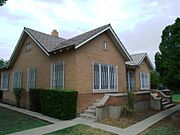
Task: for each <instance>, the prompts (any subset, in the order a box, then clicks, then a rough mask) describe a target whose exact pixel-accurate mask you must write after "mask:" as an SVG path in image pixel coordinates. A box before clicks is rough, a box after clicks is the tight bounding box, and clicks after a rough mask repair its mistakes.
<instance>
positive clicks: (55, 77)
mask: <svg viewBox="0 0 180 135" xmlns="http://www.w3.org/2000/svg"><path fill="white" fill-rule="evenodd" d="M51 88H52V89H64V63H63V61H62V62H59V63H56V64H52V65H51Z"/></svg>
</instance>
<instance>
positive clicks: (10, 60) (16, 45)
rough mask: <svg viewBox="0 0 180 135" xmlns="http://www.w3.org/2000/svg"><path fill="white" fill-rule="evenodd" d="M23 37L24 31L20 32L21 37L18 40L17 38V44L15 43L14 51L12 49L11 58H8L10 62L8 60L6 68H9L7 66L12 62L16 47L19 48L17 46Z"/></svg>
mask: <svg viewBox="0 0 180 135" xmlns="http://www.w3.org/2000/svg"><path fill="white" fill-rule="evenodd" d="M23 35H24V30H23V31H22V33H21V36H20V38H19V40H18V42H17V44H16V46H15V49H14V51H13V53H12V55H11V57H10V60H9V62H8V65H7V67H9V65H10V63H11V61H12V59H13V57H14V55H15V52H16V51H17V49H18V46H19V44H20V42H21V39H22V37H23Z"/></svg>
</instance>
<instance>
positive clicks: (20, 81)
mask: <svg viewBox="0 0 180 135" xmlns="http://www.w3.org/2000/svg"><path fill="white" fill-rule="evenodd" d="M16 73H17V74H20V75H19V76H18V79H19V80H18V81H19V82H18V83H19V84H18V85H19V87H17V88H14V80H15V79H14V74H16ZM22 77H23V71H22V70H18V71H14V72H12V90H14V89H19V88H22Z"/></svg>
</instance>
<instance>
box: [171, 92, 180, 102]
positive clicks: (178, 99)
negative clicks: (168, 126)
mask: <svg viewBox="0 0 180 135" xmlns="http://www.w3.org/2000/svg"><path fill="white" fill-rule="evenodd" d="M172 100H173V102H180V94H174V95H172Z"/></svg>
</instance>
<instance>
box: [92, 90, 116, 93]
mask: <svg viewBox="0 0 180 135" xmlns="http://www.w3.org/2000/svg"><path fill="white" fill-rule="evenodd" d="M113 92H118V90H97V89H93V93H113Z"/></svg>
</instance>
